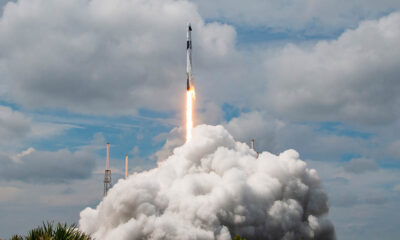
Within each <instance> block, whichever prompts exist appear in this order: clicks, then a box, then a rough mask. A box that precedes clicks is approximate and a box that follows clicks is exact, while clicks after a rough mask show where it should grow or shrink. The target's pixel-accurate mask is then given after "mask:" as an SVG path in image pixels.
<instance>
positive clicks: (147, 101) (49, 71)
mask: <svg viewBox="0 0 400 240" xmlns="http://www.w3.org/2000/svg"><path fill="white" fill-rule="evenodd" d="M188 21H191V22H192V25H193V29H194V32H193V38H194V40H193V44H194V46H195V50H194V58H195V60H196V64H195V74H196V72H197V71H198V69H200V68H203V70H202V71H204V69H208V70H209V71H212V70H213V69H216V68H220V67H223V66H224V64H225V63H224V62H225V61H226V60H227V56H230V55H232V54H233V53H234V52H235V51H234V40H235V30H234V29H233V28H232V27H231V26H228V25H222V24H219V23H209V24H205V23H204V22H203V20H202V18H201V17H200V15H199V14H198V12H197V11H196V7H195V6H194V5H193V4H191V3H189V2H186V1H172V0H168V1H159V0H151V1H142V0H118V1H113V2H110V1H106V0H93V1H89V2H88V1H81V0H72V1H68V2H65V1H27V0H20V1H18V2H17V3H9V4H8V5H7V6H6V8H5V10H4V14H3V16H2V18H1V20H0V52H1V60H0V69H1V71H2V72H3V74H4V75H5V76H7V77H5V78H4V79H1V80H0V81H1V82H2V83H3V84H5V85H7V88H8V89H9V91H8V93H7V96H8V97H9V98H11V99H12V100H13V101H15V102H17V103H20V104H22V105H24V106H27V107H33V108H44V107H55V108H66V109H68V110H71V111H74V112H83V113H96V114H111V113H118V114H133V113H135V112H136V110H138V109H139V108H151V109H153V110H177V109H178V108H180V104H179V103H180V102H181V100H182V99H183V97H184V96H183V94H184V91H177V89H182V90H184V89H185V69H184V66H185V41H186V39H185V27H186V23H187V22H188ZM33 29H34V31H33ZM199 72H200V71H199ZM179 93H180V94H179ZM82 103H84V104H82Z"/></svg>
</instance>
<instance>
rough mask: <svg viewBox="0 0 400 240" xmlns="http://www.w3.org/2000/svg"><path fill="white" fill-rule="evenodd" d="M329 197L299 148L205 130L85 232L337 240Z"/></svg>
mask: <svg viewBox="0 0 400 240" xmlns="http://www.w3.org/2000/svg"><path fill="white" fill-rule="evenodd" d="M328 208H329V207H328V198H327V195H326V193H325V192H324V190H323V189H322V187H321V183H320V178H319V176H318V174H317V172H316V171H315V170H314V169H308V168H307V164H306V163H305V162H304V161H302V160H300V158H299V154H298V153H297V152H296V151H295V150H287V151H285V152H283V153H281V154H279V155H274V154H271V153H269V152H263V153H261V154H260V156H259V157H258V158H257V157H256V153H255V152H254V151H253V150H251V149H250V148H249V147H248V146H247V145H246V144H245V143H241V142H236V141H235V140H234V139H233V137H232V136H231V135H230V134H229V133H228V131H226V130H225V129H224V128H223V127H222V126H208V125H200V126H198V127H196V128H195V129H194V134H193V139H192V140H191V142H189V143H186V144H184V145H182V146H180V147H177V148H176V149H174V151H173V154H172V155H171V156H169V157H168V158H167V159H166V160H164V161H162V162H159V164H158V167H157V168H154V169H152V170H149V171H145V172H141V173H135V174H133V175H131V176H130V177H129V178H128V179H127V180H120V181H119V182H118V183H117V184H115V186H114V187H113V188H112V189H111V190H110V192H109V194H108V195H107V197H105V198H104V199H103V201H102V202H101V203H100V204H99V205H98V206H97V207H96V209H92V208H86V209H85V210H83V211H82V212H81V214H80V215H81V218H80V221H79V225H80V228H81V229H82V230H83V231H85V232H87V233H90V234H92V236H93V237H94V238H95V239H121V240H123V239H231V238H232V236H233V235H234V234H237V233H238V234H241V235H242V236H244V237H246V238H247V239H335V232H334V227H333V225H332V223H331V222H330V221H329V220H328V219H327V218H326V214H327V213H328Z"/></svg>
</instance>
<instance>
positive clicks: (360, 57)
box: [258, 12, 400, 124]
mask: <svg viewBox="0 0 400 240" xmlns="http://www.w3.org/2000/svg"><path fill="white" fill-rule="evenodd" d="M399 23H400V12H397V13H393V14H390V15H388V16H386V17H383V18H381V19H379V20H377V21H366V22H362V23H361V24H360V25H359V26H358V27H357V28H356V29H354V30H347V31H346V32H344V33H343V34H342V35H341V36H340V37H339V38H338V39H336V40H332V41H319V42H318V43H317V44H315V45H313V46H311V47H300V46H296V45H287V46H286V47H284V48H283V49H280V50H278V51H277V52H276V53H275V54H274V55H271V56H268V58H267V60H266V61H265V67H266V68H265V74H266V76H267V78H268V84H267V88H266V89H267V93H266V94H265V96H258V102H260V103H263V104H265V105H266V106H269V107H271V108H272V109H273V110H274V112H276V113H278V114H280V115H283V116H285V117H289V118H292V119H297V120H319V121H351V122H357V123H367V124H387V123H393V122H394V121H395V120H396V119H398V117H399V113H400V111H399V108H398V107H397V106H399V104H400V97H399V94H398V92H399V90H400V84H399V83H400V82H399V81H398V76H399V74H400V72H399V68H398V67H397V66H398V65H399V64H400V47H399V44H398V39H399V38H400V27H399Z"/></svg>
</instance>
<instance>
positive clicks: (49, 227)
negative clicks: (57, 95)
mask: <svg viewBox="0 0 400 240" xmlns="http://www.w3.org/2000/svg"><path fill="white" fill-rule="evenodd" d="M0 240H1V239H0ZM11 240H92V238H91V237H90V236H89V235H87V234H85V233H83V232H82V231H80V230H79V229H78V228H77V226H76V224H72V225H67V224H66V223H57V225H54V223H52V222H47V223H43V224H42V226H39V227H37V228H34V229H32V230H30V231H29V232H28V234H27V235H26V236H21V235H14V236H12V237H11ZM232 240H246V239H245V238H241V237H240V236H239V235H238V234H236V235H235V236H234V237H233V239H232Z"/></svg>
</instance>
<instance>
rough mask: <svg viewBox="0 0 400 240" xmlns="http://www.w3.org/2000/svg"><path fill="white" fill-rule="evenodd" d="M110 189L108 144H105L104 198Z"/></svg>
mask: <svg viewBox="0 0 400 240" xmlns="http://www.w3.org/2000/svg"><path fill="white" fill-rule="evenodd" d="M110 188H111V169H110V143H107V163H106V171H105V174H104V196H106V195H107V192H108V190H109V189H110Z"/></svg>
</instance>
